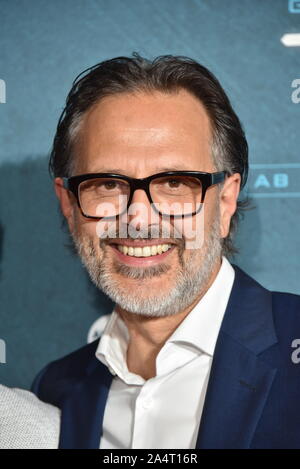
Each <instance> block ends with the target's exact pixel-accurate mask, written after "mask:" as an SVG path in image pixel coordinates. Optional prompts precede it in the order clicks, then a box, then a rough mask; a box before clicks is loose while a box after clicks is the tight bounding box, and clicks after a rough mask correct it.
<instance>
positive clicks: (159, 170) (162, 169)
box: [91, 165, 197, 174]
mask: <svg viewBox="0 0 300 469" xmlns="http://www.w3.org/2000/svg"><path fill="white" fill-rule="evenodd" d="M166 171H197V170H194V169H191V168H187V167H186V166H185V165H180V166H179V165H172V166H169V167H159V168H156V170H155V173H163V172H166ZM91 172H92V173H115V174H126V172H127V171H125V170H124V169H122V168H97V169H96V170H95V171H91ZM155 173H153V174H155Z"/></svg>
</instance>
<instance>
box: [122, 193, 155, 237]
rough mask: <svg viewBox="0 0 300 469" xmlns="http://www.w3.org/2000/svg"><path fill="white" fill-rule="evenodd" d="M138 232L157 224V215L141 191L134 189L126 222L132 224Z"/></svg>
mask: <svg viewBox="0 0 300 469" xmlns="http://www.w3.org/2000/svg"><path fill="white" fill-rule="evenodd" d="M133 220H134V226H135V227H136V229H138V230H142V229H143V228H144V229H148V226H150V225H151V224H155V223H158V222H159V215H158V214H157V212H155V210H154V209H153V207H151V203H150V201H149V199H148V196H147V194H146V192H145V191H144V190H143V189H136V190H135V191H134V193H133V196H132V200H131V204H130V206H129V207H128V222H129V223H130V222H133Z"/></svg>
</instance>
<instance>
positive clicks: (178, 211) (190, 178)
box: [62, 171, 228, 220]
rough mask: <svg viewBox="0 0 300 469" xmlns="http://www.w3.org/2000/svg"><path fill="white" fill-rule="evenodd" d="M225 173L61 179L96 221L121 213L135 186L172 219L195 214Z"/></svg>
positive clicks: (82, 208)
mask: <svg viewBox="0 0 300 469" xmlns="http://www.w3.org/2000/svg"><path fill="white" fill-rule="evenodd" d="M227 174H228V173H227V172H226V171H221V172H217V173H206V172H199V171H166V172H163V173H157V174H152V175H151V176H148V177H146V178H143V179H135V178H131V177H129V176H125V175H120V174H114V173H87V174H81V175H78V176H72V177H69V178H66V177H63V178H62V179H63V186H64V187H65V188H66V189H68V190H69V191H71V192H72V193H73V194H74V196H75V198H76V200H77V204H78V207H79V209H80V211H81V213H82V215H83V216H84V217H86V218H94V219H97V220H99V219H101V218H112V217H113V218H114V217H116V216H119V215H121V214H123V213H124V212H126V211H127V210H128V208H129V206H130V205H131V202H132V198H133V194H134V191H136V190H137V189H142V190H143V191H145V192H146V194H147V197H148V200H149V202H150V204H151V205H152V207H153V208H154V210H155V211H156V212H157V213H159V214H161V215H163V216H164V215H165V216H168V217H173V218H174V217H182V216H184V217H185V216H194V215H196V214H197V213H199V212H200V210H201V207H202V205H203V202H204V198H205V194H206V191H207V189H208V188H209V187H211V186H214V185H215V184H219V183H221V182H223V181H224V180H225V177H226V175H227Z"/></svg>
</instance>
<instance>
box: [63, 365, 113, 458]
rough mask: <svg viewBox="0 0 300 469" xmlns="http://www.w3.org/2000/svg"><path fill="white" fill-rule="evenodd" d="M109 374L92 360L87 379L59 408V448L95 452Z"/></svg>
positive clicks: (110, 375)
mask: <svg viewBox="0 0 300 469" xmlns="http://www.w3.org/2000/svg"><path fill="white" fill-rule="evenodd" d="M112 378H113V376H112V374H111V373H110V372H109V370H108V368H107V367H106V366H105V365H103V364H102V363H101V362H100V361H99V360H98V359H97V358H96V357H93V359H92V361H91V363H90V366H89V368H88V370H87V376H86V377H85V379H84V380H82V381H80V382H79V383H78V384H77V385H76V386H75V388H74V389H73V390H72V393H71V394H70V395H69V396H68V397H67V398H66V399H65V401H64V403H63V406H62V409H61V432H60V441H59V448H61V449H97V448H99V443H100V438H101V435H102V423H103V415H104V410H105V404H106V401H107V396H108V391H109V388H110V385H111V382H112Z"/></svg>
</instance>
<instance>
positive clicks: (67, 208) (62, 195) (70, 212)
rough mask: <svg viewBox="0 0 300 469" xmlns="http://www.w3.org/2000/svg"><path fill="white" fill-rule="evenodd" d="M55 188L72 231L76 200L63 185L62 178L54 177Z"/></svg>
mask: <svg viewBox="0 0 300 469" xmlns="http://www.w3.org/2000/svg"><path fill="white" fill-rule="evenodd" d="M54 190H55V193H56V195H57V198H58V200H59V203H60V208H61V211H62V213H63V215H64V216H65V218H66V219H67V222H68V225H69V230H70V231H71V232H72V231H73V228H74V209H75V207H74V200H73V198H72V194H71V193H70V192H69V191H68V190H67V189H66V188H65V187H64V186H63V179H62V178H59V177H57V178H55V179H54Z"/></svg>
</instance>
